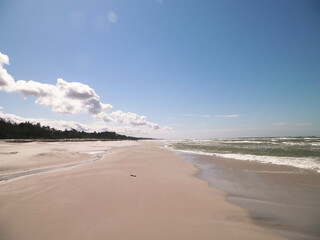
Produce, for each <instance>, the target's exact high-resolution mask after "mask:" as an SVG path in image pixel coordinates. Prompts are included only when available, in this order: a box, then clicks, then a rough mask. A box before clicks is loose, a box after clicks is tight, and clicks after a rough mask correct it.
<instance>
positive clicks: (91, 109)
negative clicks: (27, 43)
mask: <svg viewBox="0 0 320 240" xmlns="http://www.w3.org/2000/svg"><path fill="white" fill-rule="evenodd" d="M5 64H9V57H8V56H7V55H5V54H2V53H1V52H0V90H3V91H6V92H17V93H20V94H21V95H22V96H23V97H24V98H27V97H29V96H33V97H34V98H35V102H36V104H39V105H43V106H48V107H50V108H51V109H52V111H54V112H56V113H59V114H77V113H87V114H90V115H92V116H93V117H94V118H95V119H97V120H102V121H104V122H108V123H110V122H112V123H116V124H124V125H128V126H129V127H135V126H136V127H137V126H145V127H148V128H151V129H154V130H158V129H160V126H159V125H158V124H156V123H153V122H149V121H147V118H146V117H145V116H140V115H138V114H136V113H131V112H127V113H125V112H122V111H120V110H117V111H114V112H111V113H108V112H109V111H110V110H111V109H112V108H113V107H112V105H111V104H107V103H103V102H101V101H100V96H99V95H98V94H97V93H96V92H95V91H94V89H92V88H91V87H89V86H88V85H85V84H82V83H80V82H67V81H65V80H63V79H62V78H58V79H57V82H56V84H55V85H53V84H46V83H40V82H36V81H32V80H30V81H25V80H19V81H15V80H14V79H13V77H12V76H11V75H10V74H8V73H7V71H6V69H4V68H3V65H5Z"/></svg>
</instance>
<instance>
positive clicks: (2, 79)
mask: <svg viewBox="0 0 320 240" xmlns="http://www.w3.org/2000/svg"><path fill="white" fill-rule="evenodd" d="M3 65H9V57H8V56H7V55H5V54H2V53H1V52H0V90H1V89H5V88H8V86H10V85H12V84H13V83H14V79H13V77H11V76H10V74H8V72H7V70H6V69H4V68H3Z"/></svg>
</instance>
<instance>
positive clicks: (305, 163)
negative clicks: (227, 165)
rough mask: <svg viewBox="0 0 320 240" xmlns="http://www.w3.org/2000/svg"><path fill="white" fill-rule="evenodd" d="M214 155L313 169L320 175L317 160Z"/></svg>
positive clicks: (232, 154) (319, 166) (247, 155)
mask: <svg viewBox="0 0 320 240" xmlns="http://www.w3.org/2000/svg"><path fill="white" fill-rule="evenodd" d="M214 155H216V156H219V157H224V158H233V159H237V160H243V161H257V162H262V163H271V164H276V165H286V166H293V167H298V168H303V169H312V170H316V171H317V172H319V173H320V164H319V163H318V162H317V160H316V159H315V158H296V157H275V156H259V155H250V154H234V153H228V154H222V153H214Z"/></svg>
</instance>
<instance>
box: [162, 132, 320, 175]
mask: <svg viewBox="0 0 320 240" xmlns="http://www.w3.org/2000/svg"><path fill="white" fill-rule="evenodd" d="M165 147H167V148H171V149H174V150H179V151H183V152H189V153H196V154H204V155H213V156H218V157H223V158H233V159H236V160H241V161H257V162H262V163H271V164H277V165H287V166H294V167H298V168H301V169H309V170H313V171H317V172H318V173H320V137H263V138H261V137H260V138H228V139H224V138H219V139H192V140H191V139H188V140H166V141H165Z"/></svg>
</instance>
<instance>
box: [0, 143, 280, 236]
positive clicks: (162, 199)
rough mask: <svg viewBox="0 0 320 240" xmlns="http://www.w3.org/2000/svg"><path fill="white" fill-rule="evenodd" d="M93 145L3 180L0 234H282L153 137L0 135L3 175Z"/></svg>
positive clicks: (33, 166) (0, 198) (23, 169)
mask: <svg viewBox="0 0 320 240" xmlns="http://www.w3.org/2000/svg"><path fill="white" fill-rule="evenodd" d="M35 149H36V151H35ZM13 152H15V153H13ZM97 152H98V153H100V154H102V155H103V156H102V158H101V159H99V160H98V161H95V162H91V163H86V164H80V165H76V166H72V167H66V168H60V169H58V170H52V171H47V172H42V173H38V174H31V175H28V176H25V177H21V176H20V177H18V178H15V179H11V180H8V181H1V182H0V239H4V240H10V239H14V240H19V239H24V240H26V239H285V238H283V237H281V236H279V235H277V234H276V233H274V232H272V231H270V230H268V229H267V228H264V227H263V226H257V225H255V224H254V223H253V221H252V220H251V218H250V215H249V213H248V212H247V211H246V210H244V209H243V208H241V207H238V206H236V205H234V204H231V203H229V202H228V201H226V195H225V193H224V192H223V191H221V190H217V189H215V188H213V187H210V186H209V185H208V183H207V182H206V181H203V180H201V179H199V178H196V177H195V176H194V175H195V174H196V173H197V172H198V170H197V169H196V168H195V167H194V166H193V165H192V164H189V163H186V162H184V161H183V159H182V157H181V156H177V155H176V154H174V153H173V152H171V151H169V150H166V149H161V148H159V147H157V146H156V145H155V144H154V143H150V142H139V143H138V142H79V143H37V142H34V143H23V144H21V143H20V144H18V143H4V142H2V143H1V154H2V156H6V157H2V158H1V168H2V172H1V175H8V174H13V173H17V172H23V171H26V170H28V171H30V170H32V169H37V168H41V167H48V166H50V167H52V166H57V165H65V164H69V163H70V162H72V163H77V162H83V161H86V160H89V159H90V158H92V157H93V156H94V154H95V153H97ZM10 153H11V154H10ZM90 153H91V154H90ZM131 175H134V176H131Z"/></svg>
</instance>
